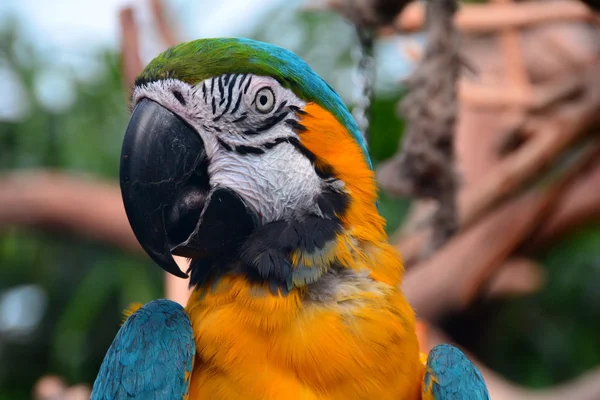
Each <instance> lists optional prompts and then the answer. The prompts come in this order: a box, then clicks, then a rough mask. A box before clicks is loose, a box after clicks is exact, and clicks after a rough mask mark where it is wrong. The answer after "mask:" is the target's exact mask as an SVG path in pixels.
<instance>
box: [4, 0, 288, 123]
mask: <svg viewBox="0 0 600 400" xmlns="http://www.w3.org/2000/svg"><path fill="white" fill-rule="evenodd" d="M163 1H164V4H165V8H166V9H167V10H168V13H169V14H170V15H172V16H176V17H175V18H172V19H173V20H176V21H177V24H178V25H176V26H173V28H174V31H175V33H176V34H177V36H178V37H179V38H180V39H181V40H182V41H184V40H186V39H193V38H199V37H215V36H244V34H246V33H248V32H251V31H252V30H253V29H254V27H255V25H256V24H258V23H260V21H261V20H262V18H261V17H262V16H263V15H264V14H265V13H268V12H269V11H270V10H271V9H272V8H273V7H276V6H277V5H278V4H279V3H281V1H282V0H223V1H189V0H163ZM148 4H149V2H148V1H147V0H51V1H49V0H0V23H2V22H3V21H5V20H6V18H11V17H12V18H16V20H17V21H18V23H19V28H20V29H21V31H22V32H23V33H24V34H25V37H26V38H28V39H29V42H31V43H33V44H34V45H35V47H37V49H38V50H40V54H41V55H42V56H43V57H45V61H46V64H47V65H48V68H46V69H45V71H44V72H43V73H42V74H41V76H39V77H38V78H36V79H37V81H38V82H36V86H35V87H36V95H37V97H38V98H39V99H40V101H41V102H42V104H44V105H45V106H46V107H47V108H48V109H51V110H55V111H61V110H63V109H66V108H67V107H69V105H70V104H71V102H72V101H73V100H74V91H73V82H72V80H71V77H70V76H65V74H64V71H65V68H64V67H67V68H68V70H71V71H73V73H74V74H75V75H77V78H79V79H80V80H86V79H88V78H89V77H93V75H94V74H95V72H96V71H97V69H96V68H97V67H98V66H97V65H96V64H95V63H96V58H95V57H92V55H93V54H95V53H96V51H95V50H96V49H98V48H113V49H114V48H118V46H119V42H120V37H121V32H120V26H119V11H120V10H121V9H122V8H123V7H126V6H131V7H133V8H134V10H135V11H136V14H135V15H136V21H137V23H138V25H139V27H140V29H141V35H144V30H146V32H150V33H152V34H154V32H155V31H154V30H153V29H151V24H152V22H153V19H152V16H151V13H150V10H149V7H148ZM152 44H153V43H151V41H148V40H146V41H141V46H142V47H141V55H142V59H143V61H144V62H148V61H150V60H151V59H152V58H153V57H154V56H156V55H157V54H158V53H159V52H160V51H162V50H164V45H162V44H161V45H152ZM0 61H1V60H0ZM52 65H54V66H55V67H56V68H54V69H53V68H52ZM15 81H16V79H14V76H13V75H12V73H11V71H10V70H8V69H6V68H3V66H2V64H1V62H0V92H1V93H9V94H10V95H8V96H2V97H1V98H0V119H18V118H20V117H21V116H23V115H24V114H25V113H26V112H27V109H26V107H27V102H26V101H23V100H24V98H23V96H24V94H23V91H22V89H21V88H20V87H19V85H18V84H17V83H16V82H15Z"/></svg>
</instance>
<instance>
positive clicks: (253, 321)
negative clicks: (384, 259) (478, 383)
mask: <svg viewBox="0 0 600 400" xmlns="http://www.w3.org/2000/svg"><path fill="white" fill-rule="evenodd" d="M187 311H188V313H189V314H190V317H191V319H192V325H193V329H194V334H195V338H196V346H197V356H196V360H195V364H194V370H193V373H192V379H191V385H190V393H189V394H190V396H189V399H190V400H198V399H382V400H383V399H394V400H398V399H407V400H413V399H418V398H419V393H420V381H421V378H422V376H423V375H422V374H423V366H422V364H421V362H420V360H419V349H418V343H417V338H416V334H415V317H414V313H413V311H412V309H411V308H410V306H409V305H408V303H407V302H406V300H405V298H404V296H403V295H402V294H401V292H400V291H398V290H397V289H395V288H394V287H393V286H390V285H387V284H385V283H381V282H376V281H373V280H372V279H370V278H369V275H368V273H366V272H356V271H338V272H335V273H330V274H328V276H325V277H324V278H323V279H322V280H321V281H320V282H319V283H318V284H317V285H315V287H314V288H311V289H310V290H304V291H299V290H295V291H293V292H291V293H290V294H289V295H287V296H273V295H271V293H270V292H269V291H268V289H265V288H262V287H259V286H256V285H252V284H250V283H248V282H247V281H246V280H245V278H243V277H233V276H231V277H225V278H223V279H221V280H220V281H219V283H218V284H217V285H216V286H215V287H213V288H209V289H199V290H197V291H196V292H195V293H194V294H193V295H192V297H191V298H190V301H189V303H188V306H187Z"/></svg>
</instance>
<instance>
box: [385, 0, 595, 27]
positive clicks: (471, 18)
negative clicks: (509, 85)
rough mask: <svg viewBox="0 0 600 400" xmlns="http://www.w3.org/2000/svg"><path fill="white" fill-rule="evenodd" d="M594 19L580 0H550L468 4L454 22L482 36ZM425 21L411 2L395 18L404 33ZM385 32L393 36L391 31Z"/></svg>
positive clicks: (422, 10) (420, 7)
mask: <svg viewBox="0 0 600 400" xmlns="http://www.w3.org/2000/svg"><path fill="white" fill-rule="evenodd" d="M594 17H595V15H594V13H593V12H592V11H591V10H590V9H589V8H588V7H586V6H585V5H583V4H581V3H579V2H577V1H569V0H549V1H544V2H534V1H529V2H518V3H517V2H515V3H510V4H469V6H468V7H463V8H462V9H460V10H459V12H458V13H457V14H456V16H455V17H454V23H455V24H456V26H457V27H458V28H459V29H460V30H461V31H462V32H464V33H474V34H481V33H491V32H495V31H499V30H501V29H505V28H521V27H524V26H529V25H534V24H542V23H549V22H555V21H569V20H571V21H592V20H593V19H594ZM424 22H425V7H424V5H423V4H420V3H411V4H409V5H408V6H406V8H405V9H404V11H403V12H402V13H400V14H399V15H398V16H397V17H396V20H395V21H394V27H395V28H396V29H397V30H400V31H402V32H415V31H419V30H421V29H422V28H423V25H424ZM384 32H386V33H390V31H389V30H385V31H384Z"/></svg>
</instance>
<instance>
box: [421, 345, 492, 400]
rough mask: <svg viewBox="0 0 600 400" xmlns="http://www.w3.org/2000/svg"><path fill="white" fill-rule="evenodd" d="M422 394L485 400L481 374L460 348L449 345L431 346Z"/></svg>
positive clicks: (444, 399) (439, 399)
mask: <svg viewBox="0 0 600 400" xmlns="http://www.w3.org/2000/svg"><path fill="white" fill-rule="evenodd" d="M425 368H426V369H425V376H424V378H423V394H425V393H431V394H432V395H433V398H434V399H435V400H489V398H490V396H489V394H488V391H487V388H486V385H485V381H484V380H483V376H481V373H480V372H479V370H478V369H477V367H475V366H474V365H473V363H471V361H469V359H468V358H467V357H466V356H465V355H464V354H463V352H462V351H460V350H459V349H457V348H456V347H454V346H451V345H449V344H440V345H438V346H436V347H434V348H433V349H432V350H431V352H430V353H429V356H428V357H427V365H426V366H425Z"/></svg>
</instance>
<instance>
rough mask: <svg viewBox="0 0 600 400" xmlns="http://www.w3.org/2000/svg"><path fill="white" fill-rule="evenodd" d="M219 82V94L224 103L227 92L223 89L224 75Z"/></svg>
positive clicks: (219, 78) (218, 79)
mask: <svg viewBox="0 0 600 400" xmlns="http://www.w3.org/2000/svg"><path fill="white" fill-rule="evenodd" d="M217 81H218V83H219V94H220V95H221V101H223V98H224V95H225V92H224V91H223V90H224V88H223V75H221V76H219V77H218V78H217Z"/></svg>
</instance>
